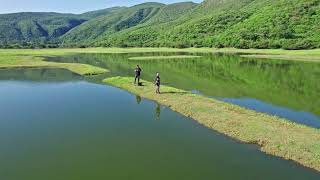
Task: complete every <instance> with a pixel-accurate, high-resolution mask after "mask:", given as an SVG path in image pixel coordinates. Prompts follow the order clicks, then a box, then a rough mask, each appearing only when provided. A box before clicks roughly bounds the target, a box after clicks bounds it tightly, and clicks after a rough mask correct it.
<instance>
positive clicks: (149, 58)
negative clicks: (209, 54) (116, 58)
mask: <svg viewBox="0 0 320 180" xmlns="http://www.w3.org/2000/svg"><path fill="white" fill-rule="evenodd" d="M200 57H202V56H193V55H179V56H141V57H130V58H129V60H159V59H193V58H200Z"/></svg>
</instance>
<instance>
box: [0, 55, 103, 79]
mask: <svg viewBox="0 0 320 180" xmlns="http://www.w3.org/2000/svg"><path fill="white" fill-rule="evenodd" d="M11 68H59V69H66V70H69V71H71V72H73V73H76V74H78V75H81V76H92V75H99V74H103V73H107V72H109V70H107V69H103V68H100V67H96V66H92V65H89V64H76V63H57V62H48V61H44V58H42V57H35V56H10V55H9V56H4V57H0V69H11Z"/></svg>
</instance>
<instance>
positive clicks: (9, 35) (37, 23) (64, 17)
mask: <svg viewBox="0 0 320 180" xmlns="http://www.w3.org/2000/svg"><path fill="white" fill-rule="evenodd" d="M85 21H86V20H85V19H83V18H80V17H78V16H76V15H72V14H58V13H15V14H3V15H0V44H11V45H12V44H15V43H18V44H26V43H56V42H57V38H58V37H60V36H61V35H63V34H65V33H66V32H68V31H69V30H70V29H72V28H74V27H76V26H78V25H80V24H82V23H83V22H85Z"/></svg>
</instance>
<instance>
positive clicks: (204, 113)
mask: <svg viewBox="0 0 320 180" xmlns="http://www.w3.org/2000/svg"><path fill="white" fill-rule="evenodd" d="M103 82H104V83H106V84H110V85H112V86H115V87H118V88H121V89H124V90H126V91H128V92H130V93H133V94H136V95H139V96H141V97H144V98H146V99H150V100H153V101H156V102H158V103H160V104H162V105H165V106H167V107H169V108H170V109H172V110H173V111H176V112H178V113H180V114H182V115H184V116H187V117H190V118H192V119H194V120H196V121H197V122H198V123H200V124H202V125H204V126H205V127H207V128H209V129H213V130H215V131H217V132H219V133H221V134H223V135H226V136H228V137H231V138H233V139H235V140H238V141H240V142H242V143H247V144H255V145H258V146H259V147H260V150H261V151H262V152H264V153H266V154H269V155H273V156H277V157H280V158H283V159H286V160H292V161H294V162H297V163H299V164H301V165H303V166H305V167H307V168H311V169H314V170H317V171H320V141H319V140H320V130H319V129H315V128H311V127H308V126H305V125H300V124H297V123H294V122H291V121H289V120H286V119H282V118H278V117H274V116H270V115H266V114H263V113H258V112H255V111H253V110H248V109H245V108H242V107H239V106H236V105H232V104H228V103H224V102H221V101H218V100H215V99H212V98H208V97H204V96H201V95H196V94H192V93H191V92H187V91H183V90H180V89H176V88H172V87H168V86H162V87H161V89H162V91H163V94H161V95H155V93H154V87H153V84H152V83H150V82H147V81H142V82H143V84H144V86H142V87H138V86H133V85H132V78H128V77H113V78H107V79H105V80H103Z"/></svg>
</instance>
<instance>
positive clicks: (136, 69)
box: [134, 65, 141, 85]
mask: <svg viewBox="0 0 320 180" xmlns="http://www.w3.org/2000/svg"><path fill="white" fill-rule="evenodd" d="M134 72H135V78H134V84H137V80H138V85H139V84H140V76H141V68H140V66H139V65H137V67H136V68H135V69H134Z"/></svg>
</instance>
